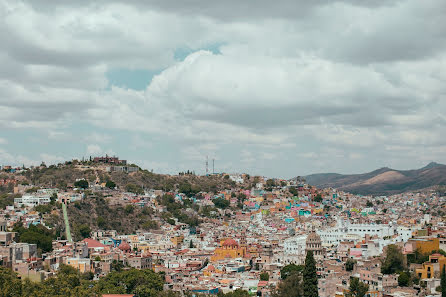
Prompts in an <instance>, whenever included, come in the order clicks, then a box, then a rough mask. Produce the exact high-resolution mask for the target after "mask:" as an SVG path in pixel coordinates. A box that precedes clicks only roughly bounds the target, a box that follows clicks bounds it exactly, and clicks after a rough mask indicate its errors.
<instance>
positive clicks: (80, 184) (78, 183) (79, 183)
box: [74, 179, 88, 189]
mask: <svg viewBox="0 0 446 297" xmlns="http://www.w3.org/2000/svg"><path fill="white" fill-rule="evenodd" d="M74 186H75V187H76V188H81V189H87V188H88V181H86V180H85V179H81V180H78V181H76V182H75V183H74Z"/></svg>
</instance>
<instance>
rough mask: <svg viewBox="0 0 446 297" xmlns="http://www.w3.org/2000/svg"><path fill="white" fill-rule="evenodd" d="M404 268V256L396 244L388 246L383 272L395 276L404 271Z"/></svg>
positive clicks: (382, 267)
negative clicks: (394, 274)
mask: <svg viewBox="0 0 446 297" xmlns="http://www.w3.org/2000/svg"><path fill="white" fill-rule="evenodd" d="M404 268H405V265H404V256H403V253H402V252H401V249H400V248H399V247H398V246H397V245H395V244H391V245H389V246H387V252H386V257H385V258H384V261H383V263H382V266H381V272H382V273H384V274H393V273H397V272H400V271H403V270H404Z"/></svg>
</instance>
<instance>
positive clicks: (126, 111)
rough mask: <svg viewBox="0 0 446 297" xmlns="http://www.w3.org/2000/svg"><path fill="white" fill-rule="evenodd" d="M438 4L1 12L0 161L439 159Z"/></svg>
mask: <svg viewBox="0 0 446 297" xmlns="http://www.w3.org/2000/svg"><path fill="white" fill-rule="evenodd" d="M445 12H446V5H445V2H444V1H441V0H437V1H416V0H397V1H395V0H374V1H349V0H345V1H303V0H302V1H296V0H293V1H280V2H274V1H256V2H255V3H254V2H250V1H232V0H226V1H204V0H203V1H198V0H197V1H154V0H153V1H125V2H120V1H94V2H90V1H57V2H54V1H44V0H33V1H9V0H2V1H0V15H1V18H0V36H1V40H2V42H1V43H0V64H1V65H2V66H1V68H0V114H1V116H0V163H2V164H13V165H22V164H25V165H27V166H28V165H39V164H40V163H41V162H42V161H45V162H46V163H47V164H56V163H59V162H63V161H65V160H68V159H72V158H81V157H83V156H84V157H88V156H90V155H91V156H99V155H105V154H108V155H119V156H121V157H125V158H126V159H128V160H129V161H131V162H133V163H137V164H139V165H140V166H141V167H142V168H146V169H149V170H151V169H153V170H154V172H159V173H178V172H180V171H184V170H189V169H190V170H194V171H196V172H197V173H199V174H204V161H205V158H206V156H209V158H210V159H215V162H216V170H217V171H218V172H247V173H251V174H260V175H266V176H276V177H286V178H291V177H293V176H296V175H305V174H310V173H316V172H340V173H360V172H367V171H371V170H374V169H377V168H380V167H384V166H388V167H392V168H396V169H415V168H420V167H423V166H425V165H426V164H428V163H429V162H431V161H436V162H439V163H446V157H445V154H444V152H445V151H446V138H445V137H444V133H445V128H446V118H445V115H444V110H446V100H445V86H446V84H445V80H446V51H445V47H446V40H445V36H446V32H445V31H446V21H445V20H446V18H445V17H444V16H445Z"/></svg>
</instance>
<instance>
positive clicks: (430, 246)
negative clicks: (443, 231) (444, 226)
mask: <svg viewBox="0 0 446 297" xmlns="http://www.w3.org/2000/svg"><path fill="white" fill-rule="evenodd" d="M409 242H412V245H413V246H414V251H415V250H418V251H419V252H420V253H422V254H431V253H432V252H434V251H438V250H439V249H440V240H439V239H438V238H427V239H425V238H415V239H411V240H409Z"/></svg>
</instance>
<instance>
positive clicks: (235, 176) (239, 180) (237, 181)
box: [229, 174, 243, 184]
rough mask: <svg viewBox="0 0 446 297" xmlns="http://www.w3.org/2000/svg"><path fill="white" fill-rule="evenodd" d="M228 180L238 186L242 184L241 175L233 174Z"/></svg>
mask: <svg viewBox="0 0 446 297" xmlns="http://www.w3.org/2000/svg"><path fill="white" fill-rule="evenodd" d="M229 179H230V180H232V181H235V182H236V183H238V184H242V183H243V177H242V176H241V175H239V174H237V175H235V174H233V175H230V176H229Z"/></svg>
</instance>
